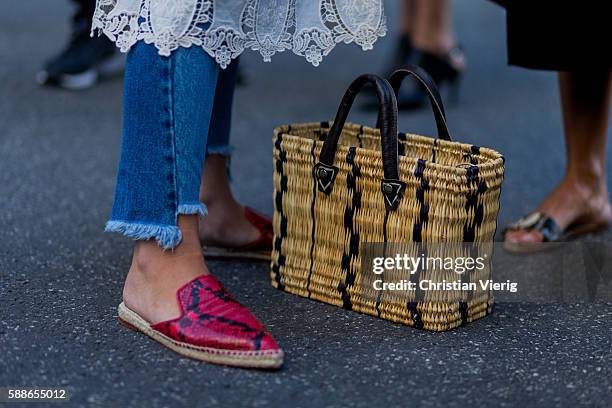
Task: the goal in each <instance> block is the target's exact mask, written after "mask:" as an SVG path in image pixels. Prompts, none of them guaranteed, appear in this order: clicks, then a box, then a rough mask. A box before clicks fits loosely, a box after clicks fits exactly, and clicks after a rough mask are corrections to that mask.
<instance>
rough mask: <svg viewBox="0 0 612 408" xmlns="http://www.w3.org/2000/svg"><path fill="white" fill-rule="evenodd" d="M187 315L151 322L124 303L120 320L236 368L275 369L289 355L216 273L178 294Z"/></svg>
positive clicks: (162, 340)
mask: <svg viewBox="0 0 612 408" xmlns="http://www.w3.org/2000/svg"><path fill="white" fill-rule="evenodd" d="M177 301H178V304H179V307H180V309H181V316H180V317H178V318H176V319H173V320H168V321H165V322H161V323H157V324H153V325H151V324H149V323H148V322H147V321H146V320H145V319H143V318H142V317H140V316H139V315H138V314H137V313H136V312H134V311H132V310H130V309H129V308H128V307H127V306H126V305H125V304H124V303H121V304H120V305H119V321H120V322H121V323H123V324H124V325H126V326H127V327H129V328H131V329H133V330H136V331H139V332H142V333H144V334H146V335H147V336H149V337H151V338H152V339H153V340H155V341H157V342H159V343H161V344H163V345H164V346H166V347H168V348H170V349H172V350H174V351H175V352H177V353H179V354H181V355H183V356H186V357H191V358H194V359H196V360H200V361H206V362H208V363H214V364H224V365H229V366H234V367H249V368H262V369H275V368H279V367H280V366H281V365H282V364H283V351H282V350H281V349H280V348H279V346H278V345H277V344H276V341H275V340H274V338H273V337H272V335H271V334H270V333H268V332H267V331H266V329H265V327H264V326H263V325H262V324H261V323H260V322H259V320H257V318H255V316H253V314H252V313H251V312H250V311H249V310H248V309H247V308H246V307H244V306H243V305H241V304H240V303H238V302H237V301H236V300H235V299H234V297H233V296H232V295H231V294H229V293H228V292H227V290H225V288H224V287H223V286H222V285H221V283H220V282H219V280H217V278H215V277H214V276H212V275H204V276H200V277H198V278H196V279H194V280H192V281H190V282H188V283H187V284H185V285H184V286H183V287H181V288H180V289H179V290H178V292H177Z"/></svg>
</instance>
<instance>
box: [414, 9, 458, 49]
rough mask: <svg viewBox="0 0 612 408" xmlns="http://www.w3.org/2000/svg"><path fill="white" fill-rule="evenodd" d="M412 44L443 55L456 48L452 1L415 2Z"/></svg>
mask: <svg viewBox="0 0 612 408" xmlns="http://www.w3.org/2000/svg"><path fill="white" fill-rule="evenodd" d="M413 1H414V3H415V4H414V7H413V10H414V12H415V15H414V17H413V27H412V43H413V44H414V46H415V47H416V48H418V49H421V50H423V51H428V52H430V53H432V54H437V55H443V54H446V53H447V52H448V51H449V50H450V49H451V48H453V47H454V46H455V36H454V34H453V25H452V9H451V1H450V0H413Z"/></svg>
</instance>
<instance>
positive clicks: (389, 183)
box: [313, 74, 406, 210]
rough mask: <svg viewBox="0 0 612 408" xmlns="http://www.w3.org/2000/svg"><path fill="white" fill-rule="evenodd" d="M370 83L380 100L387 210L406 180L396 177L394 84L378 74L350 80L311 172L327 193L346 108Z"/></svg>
mask: <svg viewBox="0 0 612 408" xmlns="http://www.w3.org/2000/svg"><path fill="white" fill-rule="evenodd" d="M366 84H372V85H373V86H374V88H375V89H376V94H377V95H378V101H379V103H380V108H379V113H378V118H379V121H380V129H381V145H382V161H383V171H384V177H385V178H384V179H383V180H382V184H381V190H382V192H383V194H384V197H385V206H386V208H387V210H395V209H396V208H397V206H398V205H399V202H400V200H401V198H402V196H403V193H404V190H405V188H406V185H405V183H403V182H402V181H400V179H399V165H398V160H399V157H398V148H397V100H396V98H395V95H394V93H393V88H392V87H391V85H390V84H389V82H387V81H386V80H385V79H382V78H380V77H379V76H377V75H372V74H366V75H361V76H360V77H358V78H357V79H355V80H354V81H353V83H351V85H350V86H349V88H348V90H347V91H346V93H345V94H344V97H343V98H342V102H341V103H340V108H339V109H338V113H337V114H336V119H335V120H334V124H333V126H332V128H331V129H330V131H329V134H328V136H327V138H326V139H325V142H324V143H323V148H322V149H321V155H320V156H319V163H317V164H316V165H315V166H314V169H313V175H314V177H315V179H316V180H317V186H318V189H319V191H321V192H323V193H325V194H330V193H331V191H332V189H333V184H334V180H335V179H336V175H337V174H338V168H337V167H335V166H334V157H335V155H336V150H337V148H338V142H339V140H340V135H341V134H342V129H343V128H344V124H345V123H346V119H347V117H348V114H349V111H350V110H351V107H352V106H353V103H354V101H355V98H356V97H357V94H358V93H359V92H360V91H361V90H362V88H363V87H364V85H366Z"/></svg>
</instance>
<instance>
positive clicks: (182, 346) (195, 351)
mask: <svg viewBox="0 0 612 408" xmlns="http://www.w3.org/2000/svg"><path fill="white" fill-rule="evenodd" d="M118 313H119V321H120V322H121V323H122V324H123V325H125V326H127V327H128V328H130V329H132V330H135V331H138V332H141V333H143V334H145V335H147V336H149V337H150V338H152V339H153V340H155V341H157V342H158V343H161V344H162V345H164V346H166V347H168V348H169V349H171V350H173V351H175V352H176V353H178V354H180V355H182V356H185V357H189V358H193V359H195V360H199V361H204V362H207V363H212V364H221V365H228V366H233V367H244V368H259V369H277V368H280V367H281V366H282V365H283V352H282V350H278V351H273V350H264V351H237V350H220V349H215V348H210V347H199V346H195V345H192V344H188V343H183V342H180V341H176V340H174V339H171V338H170V337H168V336H166V335H164V334H162V333H160V332H158V331H157V330H154V329H152V328H151V325H150V324H149V323H148V322H147V321H146V320H145V319H143V318H142V317H140V316H139V315H138V314H137V313H136V312H134V311H132V310H130V309H129V308H128V307H127V306H126V305H125V304H124V303H123V302H121V304H120V305H119V308H118Z"/></svg>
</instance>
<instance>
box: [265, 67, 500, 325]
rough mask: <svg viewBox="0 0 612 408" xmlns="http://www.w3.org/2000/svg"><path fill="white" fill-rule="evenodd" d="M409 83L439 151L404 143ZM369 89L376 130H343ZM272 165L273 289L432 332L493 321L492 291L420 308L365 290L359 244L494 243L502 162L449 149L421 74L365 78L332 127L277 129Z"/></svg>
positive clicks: (406, 297)
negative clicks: (402, 95) (426, 102)
mask: <svg viewBox="0 0 612 408" xmlns="http://www.w3.org/2000/svg"><path fill="white" fill-rule="evenodd" d="M407 75H413V76H415V77H416V78H417V79H418V80H419V81H420V82H421V83H422V84H423V85H424V86H425V87H426V89H427V91H428V93H429V97H430V100H431V103H432V107H433V110H434V115H435V118H436V124H437V127H438V139H433V138H429V137H424V136H417V135H411V134H404V133H398V131H397V114H398V113H397V102H396V97H395V93H397V92H398V90H399V88H400V86H401V83H402V80H403V79H404V78H405V77H406V76H407ZM366 84H371V85H373V86H374V87H375V88H376V93H377V95H378V99H379V101H380V111H379V117H378V126H377V127H378V129H374V128H367V127H364V126H360V125H355V124H346V123H345V121H346V119H347V116H348V113H349V110H350V108H351V106H352V104H353V102H354V99H355V97H356V96H357V94H358V93H359V92H360V90H361V89H362V88H363V86H364V85H366ZM379 129H380V130H379ZM273 161H274V169H275V171H274V202H275V213H274V235H275V237H274V248H273V252H272V262H271V269H272V270H271V279H272V284H273V286H274V287H276V288H278V289H281V290H284V291H287V292H289V293H293V294H296V295H300V296H304V297H307V298H310V299H314V300H318V301H322V302H325V303H329V304H332V305H336V306H340V307H343V308H345V309H349V310H354V311H358V312H362V313H366V314H370V315H374V316H378V317H381V318H383V319H387V320H391V321H395V322H400V323H404V324H407V325H410V326H415V327H418V328H423V329H427V330H433V331H444V330H449V329H452V328H454V327H457V326H460V325H461V324H464V323H467V322H470V321H473V320H475V319H478V318H480V317H483V316H485V315H487V314H488V313H490V311H491V307H492V304H493V300H492V297H491V295H490V293H489V292H488V291H484V290H480V291H477V292H476V293H475V294H473V296H470V298H469V299H465V298H463V297H452V296H450V297H448V298H443V297H440V296H438V297H436V298H435V300H427V299H426V298H425V299H421V298H419V299H417V298H416V297H415V296H416V295H415V294H414V293H410V292H406V293H400V294H397V293H393V294H386V293H381V292H378V293H375V292H374V289H373V288H372V286H371V285H370V284H369V283H370V282H371V280H372V277H371V274H372V271H365V270H364V271H362V263H361V261H362V256H364V255H363V254H362V249H363V248H362V246H363V244H364V243H375V242H381V243H424V244H432V243H464V242H473V243H481V244H487V243H492V241H493V237H494V234H495V230H496V227H497V213H498V210H499V196H500V191H501V184H502V181H503V176H504V159H503V156H501V155H500V154H499V153H497V152H496V151H494V150H491V149H487V148H480V147H476V146H472V145H469V144H462V143H457V142H452V141H451V138H450V134H449V131H448V128H447V125H446V116H445V112H444V108H443V105H442V101H441V98H440V96H439V93H438V91H437V89H436V86H435V84H434V82H433V80H431V78H430V77H429V76H428V75H427V73H425V72H424V71H423V70H422V69H420V68H418V67H409V68H406V69H403V70H400V71H397V72H395V73H394V74H393V75H392V77H391V78H390V80H389V81H386V80H384V79H381V78H379V77H377V76H375V75H362V76H360V77H359V78H357V79H356V80H355V81H354V82H353V83H352V84H351V85H350V87H349V89H348V90H347V92H346V94H345V95H344V98H343V99H342V103H341V105H340V108H339V110H338V114H337V115H336V119H335V120H334V122H333V124H331V126H330V124H329V123H327V122H323V123H306V124H298V125H291V126H281V127H279V128H277V129H275V132H274V150H273ZM489 272H490V271H488V270H487V271H484V272H483V273H485V274H486V273H489ZM428 273H433V274H436V273H438V274H439V271H438V272H436V271H433V272H428ZM438 278H440V276H438Z"/></svg>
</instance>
